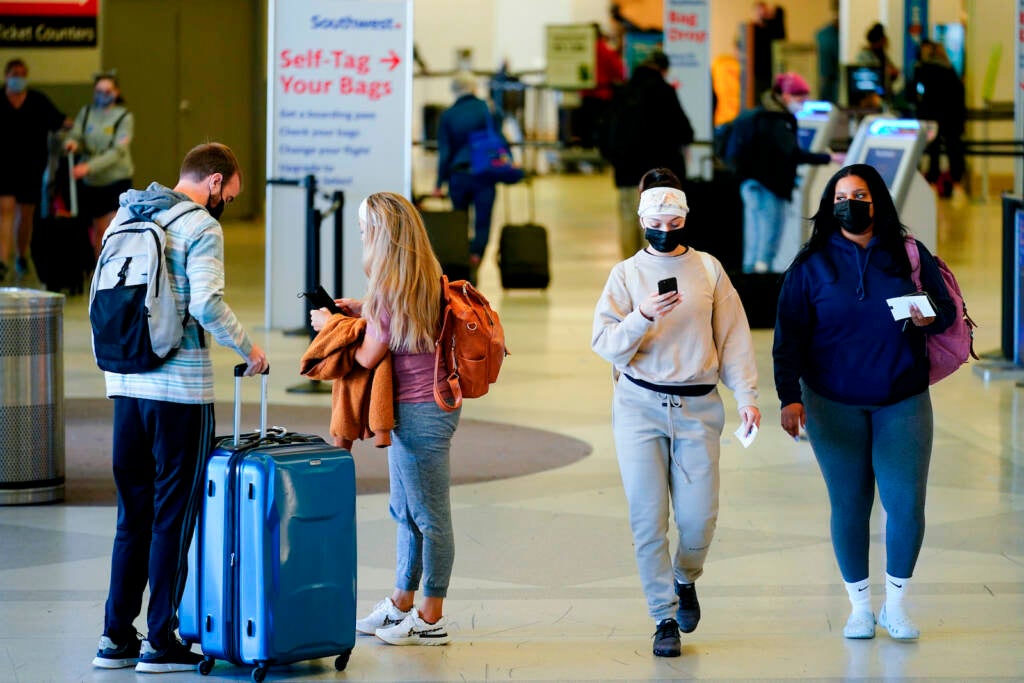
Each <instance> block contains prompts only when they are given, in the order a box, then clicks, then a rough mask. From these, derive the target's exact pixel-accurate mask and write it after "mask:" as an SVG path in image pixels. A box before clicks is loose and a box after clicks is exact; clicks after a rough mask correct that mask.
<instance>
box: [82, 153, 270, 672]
mask: <svg viewBox="0 0 1024 683" xmlns="http://www.w3.org/2000/svg"><path fill="white" fill-rule="evenodd" d="M241 189H242V178H241V172H240V169H239V166H238V160H237V159H236V158H235V155H234V153H233V152H232V151H231V149H230V148H228V147H226V146H225V145H221V144H218V143H208V144H203V145H199V146H198V147H195V148H194V149H192V150H191V151H190V152H189V153H188V154H187V155H186V156H185V159H184V161H183V162H182V165H181V173H180V176H179V180H178V184H177V185H176V186H175V187H174V189H173V190H172V189H169V188H167V187H164V186H162V185H160V184H158V183H152V184H151V185H150V186H149V187H147V188H146V189H145V190H129V191H128V192H125V193H124V194H122V195H121V199H120V205H121V208H120V209H119V211H118V214H117V216H116V217H115V218H114V226H116V225H118V224H120V223H122V222H124V221H126V220H129V219H132V218H136V219H140V218H141V219H144V220H147V221H153V222H155V223H158V224H160V225H162V226H164V227H165V229H166V233H167V247H166V251H165V257H166V262H167V271H168V276H169V278H170V282H171V288H172V290H173V291H174V295H175V300H176V304H177V307H178V313H179V315H180V316H181V318H182V319H183V320H187V322H186V324H185V328H184V337H183V339H182V343H181V347H180V348H179V349H178V351H177V352H176V353H174V355H173V356H171V357H170V358H169V359H168V360H167V361H166V362H165V363H163V364H162V365H160V366H159V367H158V368H156V369H155V370H152V371H149V372H142V373H136V374H118V373H112V372H107V373H105V376H106V384H107V397H108V398H111V399H113V400H114V446H113V469H114V482H115V484H116V485H117V533H116V536H115V538H114V549H113V554H112V559H111V572H110V591H109V593H108V596H107V603H106V612H105V618H104V626H103V636H102V637H101V638H100V644H99V650H98V651H97V653H96V657H95V659H93V665H94V666H97V667H100V668H104V669H118V668H124V667H129V666H134V667H135V669H136V671H138V672H142V673H165V672H170V671H187V670H190V669H194V668H195V667H196V665H197V664H198V663H199V662H200V661H201V660H202V656H201V655H198V654H196V653H193V652H192V651H191V650H190V649H189V647H188V646H187V645H185V644H183V643H181V642H180V641H179V640H178V638H177V636H176V635H175V633H174V630H175V627H176V626H177V611H178V604H179V602H180V601H181V594H182V590H183V589H184V586H185V574H186V572H187V557H188V546H189V543H190V541H191V538H192V531H193V528H194V526H195V521H196V516H197V513H198V510H199V504H200V501H201V489H202V480H203V464H204V462H205V458H206V455H207V454H208V453H209V452H210V450H211V449H212V447H213V435H214V416H213V365H212V362H211V359H210V351H209V345H208V343H207V339H208V337H212V338H213V339H214V340H216V341H217V343H218V344H221V345H223V346H226V347H228V348H230V349H233V350H234V351H235V352H236V353H238V355H240V356H241V357H242V358H244V359H245V360H246V362H247V364H248V368H247V370H246V374H247V375H252V374H257V373H259V372H262V371H263V370H264V369H265V368H266V367H267V357H266V354H265V353H264V352H263V349H261V348H260V347H259V346H257V345H256V344H254V343H253V342H252V340H251V339H250V338H249V336H248V335H247V334H246V332H245V330H244V329H242V325H241V324H240V323H239V321H238V318H237V317H236V316H235V314H234V312H232V310H231V308H230V307H228V305H227V303H226V302H225V301H224V233H223V230H222V229H221V226H220V223H219V222H218V219H219V218H220V215H221V213H222V212H223V211H224V207H225V206H226V205H227V204H230V203H231V202H232V201H233V200H234V199H235V197H237V196H238V193H239V192H241ZM172 219H173V220H172ZM186 313H187V314H188V315H187V316H186ZM147 582H148V583H149V587H150V598H149V609H148V613H147V622H148V633H147V635H146V636H145V639H142V638H141V636H140V635H139V634H137V632H136V630H135V625H134V623H133V622H134V620H135V618H136V617H137V616H138V615H139V613H140V611H141V609H142V596H143V591H144V590H145V588H146V584H147Z"/></svg>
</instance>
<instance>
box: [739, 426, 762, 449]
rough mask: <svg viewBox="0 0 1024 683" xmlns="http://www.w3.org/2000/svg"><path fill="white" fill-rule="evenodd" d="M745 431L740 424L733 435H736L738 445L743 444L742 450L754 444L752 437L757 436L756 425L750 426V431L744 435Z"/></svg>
mask: <svg viewBox="0 0 1024 683" xmlns="http://www.w3.org/2000/svg"><path fill="white" fill-rule="evenodd" d="M745 429H746V428H745V427H744V426H743V425H742V424H741V425H740V426H739V428H737V429H736V431H735V432H733V433H734V434H735V435H736V438H737V439H739V440H740V443H741V444H743V447H744V448H749V447H750V444H752V443H754V437H756V436H757V425H753V424H752V425H750V431H749V432H746V433H744V432H745Z"/></svg>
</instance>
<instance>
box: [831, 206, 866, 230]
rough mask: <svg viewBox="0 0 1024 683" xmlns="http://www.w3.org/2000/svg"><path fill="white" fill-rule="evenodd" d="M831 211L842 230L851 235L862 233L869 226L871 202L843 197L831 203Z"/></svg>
mask: <svg viewBox="0 0 1024 683" xmlns="http://www.w3.org/2000/svg"><path fill="white" fill-rule="evenodd" d="M832 213H833V214H835V217H836V220H837V221H839V225H841V226H842V227H843V230H845V231H846V232H848V233H850V234H852V235H863V234H864V233H865V232H867V231H868V228H869V227H871V223H872V219H871V202H865V201H861V200H859V199H844V200H843V201H841V202H836V203H835V204H834V205H833V208H832Z"/></svg>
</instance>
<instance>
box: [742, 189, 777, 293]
mask: <svg viewBox="0 0 1024 683" xmlns="http://www.w3.org/2000/svg"><path fill="white" fill-rule="evenodd" d="M740 196H741V197H742V198H743V272H744V273H749V272H751V271H752V270H754V264H755V263H757V262H761V263H765V264H767V265H768V266H769V267H771V265H772V261H774V260H775V252H776V251H778V249H779V235H781V234H782V226H783V224H784V223H785V221H786V204H787V203H788V202H786V200H785V199H781V198H780V197H778V196H777V195H776V194H775V193H773V192H772V191H771V190H769V189H768V188H766V187H765V186H764V185H762V184H761V183H759V182H757V181H756V180H744V181H743V182H742V183H741V184H740Z"/></svg>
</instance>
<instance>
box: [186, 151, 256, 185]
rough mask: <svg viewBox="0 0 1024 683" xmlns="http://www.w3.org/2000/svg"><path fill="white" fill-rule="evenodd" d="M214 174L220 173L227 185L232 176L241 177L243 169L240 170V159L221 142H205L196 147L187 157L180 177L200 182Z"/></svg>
mask: <svg viewBox="0 0 1024 683" xmlns="http://www.w3.org/2000/svg"><path fill="white" fill-rule="evenodd" d="M214 173H220V175H221V177H222V178H223V182H224V183H225V184H226V183H227V182H228V181H229V180H231V178H232V176H234V175H236V174H238V175H241V173H242V169H241V168H239V166H238V159H237V158H235V153H234V152H232V151H231V148H230V147H228V146H227V145H223V144H221V143H219V142H205V143H203V144H201V145H196V146H195V147H193V148H192V149H190V150H189V152H188V154H186V155H185V159H184V160H183V161H182V162H181V171H180V173H179V175H180V176H181V177H182V178H188V179H189V180H194V181H199V180H203V179H204V178H209V177H210V176H212V175H213V174H214Z"/></svg>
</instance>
